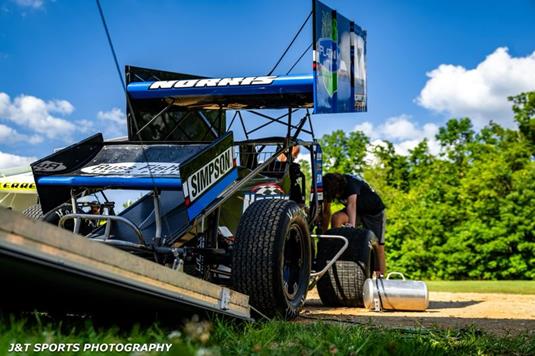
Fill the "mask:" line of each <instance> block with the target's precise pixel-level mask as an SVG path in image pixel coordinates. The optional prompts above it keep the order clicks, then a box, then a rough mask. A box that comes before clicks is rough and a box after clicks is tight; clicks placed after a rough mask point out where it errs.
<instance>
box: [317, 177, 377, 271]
mask: <svg viewBox="0 0 535 356" xmlns="http://www.w3.org/2000/svg"><path fill="white" fill-rule="evenodd" d="M334 200H338V201H339V202H340V203H342V204H343V205H344V206H345V207H344V209H342V210H340V211H338V212H336V213H334V214H333V215H332V217H331V202H333V201H334ZM357 221H360V222H361V223H362V225H363V226H364V227H365V228H366V229H368V230H371V231H372V232H373V233H374V234H375V236H377V239H378V240H379V246H378V248H377V251H376V252H377V261H378V264H379V266H378V271H379V272H380V273H382V274H384V273H385V272H386V262H385V250H384V244H385V237H384V234H385V223H386V215H385V205H384V204H383V201H382V199H381V197H380V196H379V195H378V194H377V193H376V192H375V191H374V190H373V188H372V187H371V186H370V185H369V184H368V183H367V182H366V181H365V180H364V179H363V178H361V177H357V176H353V175H349V174H339V173H328V174H326V175H324V176H323V220H322V228H323V231H327V229H328V228H329V222H330V223H331V228H337V227H342V226H351V227H355V226H356V225H357Z"/></svg>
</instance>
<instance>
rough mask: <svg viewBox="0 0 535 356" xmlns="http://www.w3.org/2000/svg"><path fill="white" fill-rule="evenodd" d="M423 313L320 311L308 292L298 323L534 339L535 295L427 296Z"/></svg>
mask: <svg viewBox="0 0 535 356" xmlns="http://www.w3.org/2000/svg"><path fill="white" fill-rule="evenodd" d="M429 300H430V303H429V308H428V309H427V310H426V311H425V312H380V313H376V312H372V311H368V310H366V309H363V308H326V307H323V305H322V304H321V301H320V299H319V296H318V294H317V292H316V290H312V291H310V292H309V296H308V299H307V303H306V306H305V310H304V312H303V318H302V320H311V319H312V318H314V319H316V318H317V319H324V320H331V321H332V320H339V321H345V322H352V323H359V324H361V323H365V324H371V325H378V326H385V327H401V328H414V327H441V328H455V329H459V328H466V327H469V326H475V327H477V328H478V329H481V330H484V331H487V332H490V333H494V334H498V335H507V334H519V333H524V332H528V333H530V334H531V335H533V336H534V337H535V295H517V294H491V293H447V292H430V293H429Z"/></svg>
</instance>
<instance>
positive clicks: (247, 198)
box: [242, 193, 290, 211]
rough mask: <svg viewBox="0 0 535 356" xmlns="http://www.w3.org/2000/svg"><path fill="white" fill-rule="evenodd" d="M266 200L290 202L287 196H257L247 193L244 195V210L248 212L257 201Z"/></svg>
mask: <svg viewBox="0 0 535 356" xmlns="http://www.w3.org/2000/svg"><path fill="white" fill-rule="evenodd" d="M264 199H284V200H288V199H290V197H289V196H288V195H285V194H267V195H266V194H255V193H245V194H244V195H243V210H242V211H245V210H247V208H248V207H249V206H250V205H251V204H253V203H254V202H255V201H257V200H264Z"/></svg>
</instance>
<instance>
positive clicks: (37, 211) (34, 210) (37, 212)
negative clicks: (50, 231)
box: [22, 204, 43, 220]
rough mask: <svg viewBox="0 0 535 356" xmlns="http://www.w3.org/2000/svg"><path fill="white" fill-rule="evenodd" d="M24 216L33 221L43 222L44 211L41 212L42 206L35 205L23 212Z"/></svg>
mask: <svg viewBox="0 0 535 356" xmlns="http://www.w3.org/2000/svg"><path fill="white" fill-rule="evenodd" d="M22 214H23V215H24V216H26V217H28V218H30V219H32V220H41V218H42V217H43V210H41V204H34V205H32V206H29V207H27V208H26V209H24V210H23V211H22Z"/></svg>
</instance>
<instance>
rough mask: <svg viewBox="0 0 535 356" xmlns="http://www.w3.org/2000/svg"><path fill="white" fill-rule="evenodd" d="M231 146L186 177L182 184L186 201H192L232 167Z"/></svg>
mask: <svg viewBox="0 0 535 356" xmlns="http://www.w3.org/2000/svg"><path fill="white" fill-rule="evenodd" d="M232 152H233V151H232V147H230V148H228V149H227V150H226V151H224V152H223V153H221V154H219V155H218V156H217V157H216V158H214V159H213V160H211V161H210V162H208V164H206V165H204V166H203V167H202V168H201V169H199V170H197V171H196V172H194V173H193V174H192V175H191V176H189V177H188V179H187V181H186V184H185V185H184V196H185V197H186V201H187V202H188V201H189V203H192V202H193V201H194V200H195V199H197V198H198V197H199V196H200V195H201V194H202V193H204V192H205V191H206V190H207V189H208V188H210V187H211V186H212V185H214V184H215V183H216V182H217V181H218V180H219V179H220V178H222V177H223V176H224V175H226V174H227V173H228V172H230V171H231V170H232V168H233V167H234V159H233V155H232Z"/></svg>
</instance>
